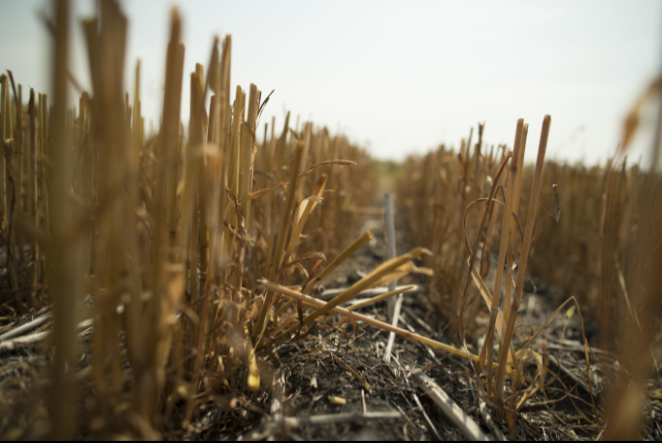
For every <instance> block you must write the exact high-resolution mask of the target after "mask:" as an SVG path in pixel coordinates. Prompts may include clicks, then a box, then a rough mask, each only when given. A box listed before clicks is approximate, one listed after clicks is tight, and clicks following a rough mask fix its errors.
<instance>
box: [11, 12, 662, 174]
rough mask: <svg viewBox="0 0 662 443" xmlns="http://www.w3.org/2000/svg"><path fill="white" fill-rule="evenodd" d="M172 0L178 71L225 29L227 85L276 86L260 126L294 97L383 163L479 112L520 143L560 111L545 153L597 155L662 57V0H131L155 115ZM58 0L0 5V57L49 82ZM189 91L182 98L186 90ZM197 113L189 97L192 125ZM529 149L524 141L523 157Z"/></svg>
mask: <svg viewBox="0 0 662 443" xmlns="http://www.w3.org/2000/svg"><path fill="white" fill-rule="evenodd" d="M175 4H176V5H178V6H179V8H180V11H181V13H182V16H183V20H184V29H183V31H184V38H183V43H184V44H185V45H186V57H185V67H184V72H191V71H193V70H194V69H195V63H202V64H203V65H205V66H206V65H207V64H208V58H209V53H210V49H211V45H212V40H213V37H214V35H218V36H219V37H222V36H223V35H225V34H232V37H233V46H234V47H233V56H232V78H231V82H232V85H233V86H234V85H236V84H240V85H241V86H242V87H244V89H248V87H249V85H250V83H255V84H256V85H257V86H258V87H259V88H260V89H261V90H262V91H265V94H267V93H269V92H270V91H271V90H275V93H274V95H273V96H272V99H271V101H270V102H269V104H268V105H267V107H266V109H265V112H264V114H263V116H262V119H261V125H262V126H263V125H264V123H267V122H268V123H270V122H271V118H272V116H275V117H276V124H277V127H280V125H281V124H282V123H283V119H284V113H285V110H286V109H290V110H292V112H293V115H294V117H296V115H297V114H298V115H299V116H300V119H301V122H303V121H306V120H314V121H315V123H316V124H318V125H326V126H328V127H329V129H330V130H332V131H335V130H342V131H343V132H344V133H345V134H346V135H347V136H348V137H349V138H350V139H351V140H352V141H353V142H357V143H360V144H362V145H364V146H367V147H368V148H369V149H370V152H371V154H372V155H374V156H375V157H377V158H381V159H393V160H401V159H403V158H404V157H405V156H406V155H407V154H410V153H423V152H426V151H427V150H429V149H431V148H434V147H436V146H438V145H439V144H441V143H446V144H447V145H454V146H456V147H457V146H458V145H459V142H460V140H461V138H463V137H467V136H468V133H469V128H470V127H471V126H474V127H475V126H476V125H477V123H478V122H486V127H485V134H484V138H485V140H486V141H487V142H488V143H490V144H492V143H493V144H500V143H508V144H509V145H511V144H512V142H513V136H514V132H515V123H516V120H517V118H520V117H523V118H524V119H525V120H526V121H530V122H531V134H538V133H539V132H540V128H539V126H540V124H541V122H542V117H543V116H544V115H545V114H551V115H552V117H553V120H554V124H553V128H552V131H551V136H550V142H549V144H550V145H549V150H548V158H550V159H557V160H567V161H569V162H573V163H574V162H579V161H583V162H584V163H586V164H595V163H601V164H604V162H605V161H606V159H607V158H608V157H609V156H611V155H612V154H613V153H614V152H615V149H616V146H617V144H618V140H619V136H620V131H621V128H622V122H623V118H624V116H625V114H626V112H627V111H628V108H629V107H630V105H631V104H632V102H633V101H634V100H635V98H636V97H637V95H638V94H639V93H640V91H642V90H643V88H644V87H645V86H646V85H648V83H649V82H650V81H651V80H652V79H653V78H654V77H655V75H656V74H657V73H658V72H659V71H660V67H661V66H660V65H661V63H660V62H661V61H662V45H660V43H661V42H662V35H661V33H660V29H661V27H660V24H661V19H662V2H659V1H655V0H638V1H636V2H633V1H627V0H626V1H615V0H609V1H607V0H600V1H582V2H574V1H534V2H531V1H501V2H498V4H497V3H496V2H487V1H463V2H459V1H445V2H427V1H415V2H385V1H383V2H376V1H356V0H353V1H335V2H306V1H281V2H267V1H251V2H221V1H203V0H197V1H186V2H179V3H176V2H172V1H160V0H159V1H148V0H133V1H124V2H122V9H123V10H124V11H125V13H126V14H127V16H128V17H129V20H130V27H129V39H128V59H127V62H128V66H127V69H126V70H125V72H126V73H127V78H126V81H125V84H126V85H127V87H128V90H129V91H133V75H132V73H133V70H134V69H133V68H134V66H135V63H136V60H137V59H140V60H141V63H142V68H141V69H142V77H141V78H142V80H141V81H142V82H143V84H142V85H141V91H142V92H141V94H142V101H143V114H144V115H145V117H146V121H150V120H151V121H152V122H153V124H154V125H158V119H159V115H160V112H161V109H162V98H163V83H164V78H163V73H164V66H165V52H166V42H167V41H168V36H167V33H168V30H167V26H168V22H169V21H168V14H169V10H170V8H171V6H173V5H175ZM73 5H74V10H75V13H74V17H75V19H77V20H79V19H81V18H84V17H89V16H91V15H92V13H93V12H94V10H95V8H96V2H94V1H89V0H78V1H74V2H73ZM49 8H50V3H49V2H47V1H46V0H21V1H20V2H17V1H9V0H3V1H0V61H1V62H2V63H1V66H0V68H1V69H2V70H3V71H4V70H5V69H11V70H12V71H13V74H14V78H15V79H16V81H17V82H18V83H22V84H24V85H26V86H30V87H34V88H36V89H37V90H39V91H44V92H46V93H49V92H50V87H51V86H50V84H49V77H48V72H49V65H50V40H49V36H48V33H47V30H46V28H45V26H44V25H43V23H42V21H41V19H40V18H39V17H40V14H45V15H48V16H50V11H49ZM73 38H74V42H75V48H76V51H75V53H74V55H73V61H72V63H73V66H72V71H73V72H74V75H75V76H76V78H77V80H78V81H79V82H80V84H81V85H82V86H83V87H84V88H86V89H88V90H89V89H90V77H89V73H88V68H87V63H88V61H87V55H86V52H85V45H84V42H83V39H82V28H81V27H80V26H77V27H75V32H74V35H73ZM183 94H184V96H183V103H188V101H189V98H188V94H189V91H188V88H184V92H183ZM188 112H189V110H188V106H183V114H182V119H183V121H184V122H186V121H188ZM654 115H655V113H654V112H653V110H652V109H649V110H647V112H645V113H644V116H643V122H642V123H643V130H642V131H640V132H639V133H638V135H637V139H636V140H635V141H634V148H633V149H632V150H631V151H630V159H631V161H633V162H639V161H641V162H642V164H644V165H646V164H647V153H648V150H649V147H650V143H651V140H652V128H653V127H654V120H655V117H654ZM295 121H296V120H295ZM147 128H149V123H148V124H147ZM262 131H263V129H262V128H260V131H259V134H260V136H261V134H262ZM535 143H536V144H537V140H536V141H535ZM534 155H535V149H530V150H528V152H527V156H530V157H527V160H528V161H531V162H532V161H533V160H534V159H533V156H534Z"/></svg>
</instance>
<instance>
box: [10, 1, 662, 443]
mask: <svg viewBox="0 0 662 443" xmlns="http://www.w3.org/2000/svg"><path fill="white" fill-rule="evenodd" d="M54 4H55V6H56V7H55V16H54V17H52V18H48V19H45V26H46V27H47V28H48V29H49V32H50V33H51V34H52V41H53V53H54V63H53V66H52V72H51V76H52V83H53V94H52V96H47V95H46V94H43V93H39V92H38V91H35V90H34V89H32V88H24V87H23V86H22V85H21V84H20V82H21V79H20V78H14V75H13V73H12V71H11V70H7V72H6V74H1V75H0V87H1V89H0V99H1V102H0V130H1V134H0V141H2V144H3V153H4V155H3V157H2V159H0V437H1V438H2V439H3V440H36V439H47V438H48V439H77V440H84V439H111V438H112V439H115V438H118V439H148V440H152V439H164V440H275V439H292V440H299V439H304V440H330V439H333V440H363V439H370V440H447V439H450V440H463V439H469V440H520V439H521V440H536V441H542V440H568V439H572V440H604V439H624V438H643V439H651V440H660V439H662V427H661V426H662V374H660V371H659V363H660V362H661V360H662V329H661V323H660V308H661V302H662V298H661V297H660V289H659V288H660V287H662V285H661V283H662V281H660V279H661V276H660V273H659V272H657V271H658V270H659V269H661V267H662V248H660V244H662V230H660V228H659V226H661V222H662V181H661V178H660V174H659V172H658V171H656V169H655V168H650V169H648V170H647V169H643V168H641V167H640V166H639V165H636V164H631V163H628V160H627V157H626V154H627V152H628V149H629V147H630V144H631V140H632V137H633V134H635V133H636V132H637V131H638V130H640V126H641V125H640V119H639V117H640V114H641V112H643V111H642V109H643V107H644V106H646V104H647V103H657V101H659V100H660V97H661V94H662V86H661V85H662V81H660V79H657V80H655V81H654V82H653V83H652V84H651V85H650V86H649V87H648V88H646V89H644V92H643V93H642V95H641V97H639V99H637V100H634V99H633V102H634V106H633V108H632V109H631V110H630V113H629V114H628V118H627V120H626V122H625V124H624V129H623V131H622V132H623V139H622V144H621V146H620V148H619V151H618V152H617V153H616V154H615V156H614V157H613V158H612V159H611V160H610V161H609V162H608V163H607V165H606V167H598V166H596V167H586V166H583V165H569V164H561V163H558V162H555V161H549V160H546V150H547V144H548V138H549V134H550V131H553V130H554V128H553V125H552V117H551V116H549V115H546V116H545V117H544V118H543V120H542V127H541V132H540V135H538V134H533V133H531V134H529V133H528V128H529V124H528V123H527V122H525V121H524V120H523V119H520V120H518V121H516V122H513V129H514V132H513V142H512V145H510V144H503V145H499V146H494V145H489V144H488V143H487V142H486V141H484V140H483V132H484V128H485V124H489V122H487V123H481V124H479V125H478V126H477V127H476V128H475V129H476V135H475V136H474V132H473V131H474V129H473V128H472V129H471V132H470V135H469V137H468V138H467V139H463V140H462V142H461V144H460V147H459V149H457V148H454V147H451V146H445V145H441V146H439V147H438V148H437V149H435V150H432V151H431V152H429V153H428V154H425V155H410V156H408V157H407V158H406V159H405V160H404V161H402V162H401V163H394V162H386V161H378V160H376V159H375V158H373V157H371V155H370V153H369V151H368V150H366V149H365V148H363V147H362V146H360V145H359V144H357V143H355V142H353V141H351V140H350V139H349V138H348V137H347V136H345V135H343V134H342V133H333V132H332V131H329V130H328V129H327V128H326V127H321V126H317V125H315V124H314V123H313V122H310V121H303V122H300V121H299V118H297V119H296V123H294V120H295V119H294V118H293V117H292V118H291V114H290V113H289V112H288V113H287V114H286V117H285V118H284V121H283V122H279V121H275V119H274V120H271V121H270V122H267V123H266V124H264V122H262V121H261V120H260V118H261V116H262V113H263V111H264V109H265V107H267V106H269V100H270V97H271V94H267V93H263V92H262V91H260V90H259V89H258V87H257V86H256V85H254V84H251V85H250V87H248V88H246V89H244V88H242V87H241V86H240V85H236V86H233V83H232V82H231V64H232V47H233V46H232V45H233V40H232V36H230V35H227V36H225V37H224V38H222V39H221V38H217V39H215V40H214V41H213V42H211V50H210V54H209V58H208V60H206V61H207V63H206V65H202V64H197V65H196V69H195V71H194V72H184V57H185V47H184V45H183V44H182V34H181V28H182V18H181V16H180V14H179V12H178V10H177V9H176V8H174V9H172V12H171V16H170V24H169V26H170V28H169V29H170V34H169V42H167V56H166V60H165V61H164V62H165V63H164V66H165V85H164V99H163V109H162V113H161V121H160V125H159V127H158V128H157V130H153V131H148V130H147V129H146V125H145V118H144V116H143V115H142V114H141V91H140V89H139V87H136V88H135V89H134V90H133V91H127V90H126V87H125V85H124V80H123V75H124V71H125V70H129V69H131V73H132V75H133V76H134V77H135V79H136V81H135V84H136V85H139V84H140V82H139V81H138V80H139V78H140V75H141V65H140V62H137V63H136V64H135V65H132V63H133V61H131V60H127V56H126V53H125V49H126V48H125V46H124V44H125V42H126V38H127V30H128V27H129V26H130V23H129V22H128V20H127V18H126V16H125V15H124V13H123V12H122V10H121V8H120V5H119V4H118V3H117V2H115V1H114V0H105V1H102V2H100V3H99V11H98V16H97V17H94V18H91V19H86V20H83V21H82V25H83V29H84V31H85V38H86V45H87V50H88V53H89V71H90V73H91V78H92V84H93V88H92V90H90V91H86V90H82V88H80V86H79V84H78V82H77V81H76V79H75V77H74V75H73V74H72V73H71V72H70V71H69V64H68V60H69V58H70V54H71V41H70V38H69V34H70V32H71V27H72V26H73V24H72V22H71V17H70V5H69V3H68V2H67V1H66V0H58V1H57V2H54ZM203 43H204V42H203ZM207 43H208V42H207ZM164 44H165V43H164ZM185 88H186V89H188V90H189V91H190V102H189V103H184V102H182V98H181V97H182V91H183V89H185ZM72 91H75V93H76V94H77V96H78V99H77V101H76V102H73V103H72V102H71V101H70V95H71V92H72ZM184 107H187V108H189V109H190V120H189V121H188V122H187V123H186V124H185V123H184V122H182V121H181V113H182V108H184ZM661 109H662V108H661ZM660 124H661V123H659V122H658V133H657V138H656V144H655V145H654V149H653V157H654V158H656V157H655V156H657V155H658V151H659V147H660V134H662V131H660V130H659V128H660V127H662V126H660ZM261 125H263V126H261ZM527 149H528V150H529V151H530V150H534V149H537V151H536V152H537V162H536V164H535V165H527V164H525V162H524V155H525V150H527Z"/></svg>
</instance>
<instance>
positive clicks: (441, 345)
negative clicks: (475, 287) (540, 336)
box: [256, 280, 478, 361]
mask: <svg viewBox="0 0 662 443" xmlns="http://www.w3.org/2000/svg"><path fill="white" fill-rule="evenodd" d="M260 282H261V283H262V284H263V285H264V287H265V289H268V290H270V291H273V292H276V293H279V294H282V295H285V296H287V297H290V298H293V299H295V300H297V301H301V302H308V303H310V304H313V305H315V306H317V307H318V308H324V307H326V305H327V303H325V302H323V301H321V300H317V299H315V298H312V297H309V296H307V295H304V294H301V293H300V292H296V291H293V290H291V289H288V288H286V287H284V286H281V285H277V284H275V283H271V282H269V281H267V280H261V281H260ZM329 312H330V313H333V314H340V315H344V316H345V317H347V318H351V319H352V320H356V321H362V322H363V323H366V324H369V325H371V326H374V327H376V328H380V329H384V330H386V331H389V332H394V333H396V334H398V335H401V336H402V337H404V338H405V339H408V340H415V341H419V342H421V343H425V344H427V345H429V346H431V347H433V348H437V349H441V350H443V351H446V352H449V353H451V354H454V355H457V356H460V357H465V358H466V357H470V358H471V359H472V360H474V361H478V356H477V355H474V354H467V353H466V352H465V351H462V350H460V349H457V348H455V347H453V346H449V345H447V344H444V343H440V342H438V341H436V340H432V339H429V338H427V337H423V336H421V335H418V334H413V333H411V332H409V331H405V330H404V329H400V328H396V327H394V326H392V325H389V324H388V323H384V322H382V321H379V320H376V319H374V318H370V317H367V316H365V315H361V314H357V313H355V312H352V311H349V310H347V309H345V308H341V307H335V308H332V309H331V310H330V311H329ZM262 348H264V346H263V345H260V346H258V347H257V349H256V351H259V350H260V349H262Z"/></svg>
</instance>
